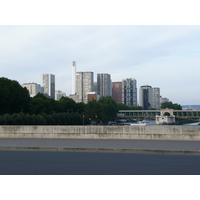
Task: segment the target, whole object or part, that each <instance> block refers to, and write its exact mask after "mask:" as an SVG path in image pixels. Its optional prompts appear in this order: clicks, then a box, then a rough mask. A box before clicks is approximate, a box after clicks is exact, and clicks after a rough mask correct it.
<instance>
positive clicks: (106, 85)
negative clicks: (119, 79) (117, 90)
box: [97, 74, 112, 97]
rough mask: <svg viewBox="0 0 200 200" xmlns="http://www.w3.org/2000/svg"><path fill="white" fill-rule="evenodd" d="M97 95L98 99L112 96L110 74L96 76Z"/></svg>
mask: <svg viewBox="0 0 200 200" xmlns="http://www.w3.org/2000/svg"><path fill="white" fill-rule="evenodd" d="M97 94H99V95H100V97H105V96H112V91H111V77H110V74H97Z"/></svg>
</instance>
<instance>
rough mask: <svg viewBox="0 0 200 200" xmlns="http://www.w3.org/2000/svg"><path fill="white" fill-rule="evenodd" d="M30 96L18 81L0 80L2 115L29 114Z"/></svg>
mask: <svg viewBox="0 0 200 200" xmlns="http://www.w3.org/2000/svg"><path fill="white" fill-rule="evenodd" d="M29 102H30V95H29V92H28V90H27V88H23V87H22V86H21V85H20V84H19V83H18V82H17V81H15V80H10V79H7V78H4V77H3V78H0V108H1V109H0V114H6V113H8V114H13V113H20V112H22V111H23V112H27V111H28V105H29Z"/></svg>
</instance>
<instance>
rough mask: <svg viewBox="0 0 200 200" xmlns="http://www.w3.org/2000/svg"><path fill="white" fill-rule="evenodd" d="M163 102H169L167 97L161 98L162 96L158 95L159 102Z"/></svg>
mask: <svg viewBox="0 0 200 200" xmlns="http://www.w3.org/2000/svg"><path fill="white" fill-rule="evenodd" d="M165 102H169V99H168V98H166V97H163V98H162V96H160V104H161V103H165Z"/></svg>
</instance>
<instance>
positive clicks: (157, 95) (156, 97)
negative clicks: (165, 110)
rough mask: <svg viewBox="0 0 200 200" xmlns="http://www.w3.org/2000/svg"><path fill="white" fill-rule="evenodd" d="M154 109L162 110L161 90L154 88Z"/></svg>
mask: <svg viewBox="0 0 200 200" xmlns="http://www.w3.org/2000/svg"><path fill="white" fill-rule="evenodd" d="M152 107H153V108H155V109H156V110H159V109H160V88H158V87H154V88H153V105H152Z"/></svg>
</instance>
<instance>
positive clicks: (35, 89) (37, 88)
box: [21, 83, 44, 97]
mask: <svg viewBox="0 0 200 200" xmlns="http://www.w3.org/2000/svg"><path fill="white" fill-rule="evenodd" d="M21 86H22V87H26V88H27V90H28V91H29V94H30V97H34V96H35V95H36V94H38V93H44V88H43V87H41V85H39V84H37V83H24V84H22V85H21Z"/></svg>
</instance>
